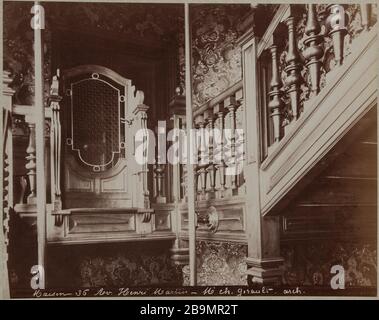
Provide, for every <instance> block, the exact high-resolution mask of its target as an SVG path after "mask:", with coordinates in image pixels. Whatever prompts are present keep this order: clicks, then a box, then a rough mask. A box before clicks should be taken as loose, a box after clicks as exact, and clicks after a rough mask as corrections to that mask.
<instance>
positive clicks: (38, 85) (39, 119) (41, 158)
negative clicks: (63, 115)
mask: <svg viewBox="0 0 379 320" xmlns="http://www.w3.org/2000/svg"><path fill="white" fill-rule="evenodd" d="M39 6H40V5H39V2H35V7H36V8H38V7H39ZM38 10H39V9H37V11H36V14H42V13H41V12H39V11H38ZM39 18H40V19H41V16H40V17H39ZM34 72H35V106H34V108H35V121H36V161H37V163H36V177H37V239H38V264H39V265H40V266H42V267H45V249H46V175H45V137H44V129H45V106H44V80H43V37H42V29H41V25H38V24H36V25H34ZM45 271H46V268H45ZM45 275H46V272H45ZM45 281H46V279H45Z"/></svg>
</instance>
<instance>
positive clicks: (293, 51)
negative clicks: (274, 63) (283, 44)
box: [284, 17, 301, 120]
mask: <svg viewBox="0 0 379 320" xmlns="http://www.w3.org/2000/svg"><path fill="white" fill-rule="evenodd" d="M285 23H286V25H287V27H288V52H287V55H286V63H287V66H286V68H285V69H284V70H285V72H286V73H287V78H286V80H285V81H286V85H287V86H288V91H287V92H288V95H289V97H290V99H291V110H292V119H293V120H296V119H297V118H298V116H299V109H300V101H299V96H300V83H301V77H300V70H301V65H300V63H299V60H300V59H299V53H298V51H297V44H296V39H295V30H294V29H295V18H294V17H289V18H288V19H286V21H285Z"/></svg>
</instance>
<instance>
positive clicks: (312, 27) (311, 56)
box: [303, 4, 324, 97]
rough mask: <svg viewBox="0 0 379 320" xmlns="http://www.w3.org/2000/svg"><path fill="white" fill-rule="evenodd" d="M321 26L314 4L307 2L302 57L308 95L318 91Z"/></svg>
mask: <svg viewBox="0 0 379 320" xmlns="http://www.w3.org/2000/svg"><path fill="white" fill-rule="evenodd" d="M320 31H321V27H320V24H319V23H318V20H317V16H316V6H315V5H314V4H308V17H307V25H306V27H305V34H306V35H307V38H306V39H305V40H304V44H305V45H306V46H307V48H306V49H305V50H304V53H303V54H304V57H305V59H306V60H307V64H306V66H307V68H308V70H309V75H310V81H311V83H310V96H311V97H313V96H316V95H317V94H318V93H319V92H320V67H321V61H320V59H321V57H322V55H323V53H324V50H323V48H322V46H321V45H320V43H321V41H322V38H323V37H322V35H320Z"/></svg>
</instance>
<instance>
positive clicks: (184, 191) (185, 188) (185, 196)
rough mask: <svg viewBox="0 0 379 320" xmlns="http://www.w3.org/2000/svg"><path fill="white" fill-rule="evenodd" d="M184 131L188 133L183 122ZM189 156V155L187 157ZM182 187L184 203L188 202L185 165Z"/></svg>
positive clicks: (183, 166)
mask: <svg viewBox="0 0 379 320" xmlns="http://www.w3.org/2000/svg"><path fill="white" fill-rule="evenodd" d="M182 129H183V131H184V132H186V124H185V122H183V124H182ZM185 150H186V149H185ZM186 152H187V151H186ZM188 156H189V155H188V154H187V157H188ZM180 185H181V187H182V192H183V198H182V202H186V201H187V165H186V164H185V163H183V164H182V180H181V184H180Z"/></svg>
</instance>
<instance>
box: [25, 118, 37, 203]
mask: <svg viewBox="0 0 379 320" xmlns="http://www.w3.org/2000/svg"><path fill="white" fill-rule="evenodd" d="M28 127H29V145H28V147H27V149H26V153H27V154H28V155H27V156H26V160H27V161H28V162H27V163H26V165H25V168H26V169H27V170H28V171H27V173H26V174H27V175H28V178H29V185H30V194H29V196H28V199H27V202H28V204H35V203H36V196H37V193H36V125H35V123H33V122H30V121H29V122H28Z"/></svg>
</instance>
